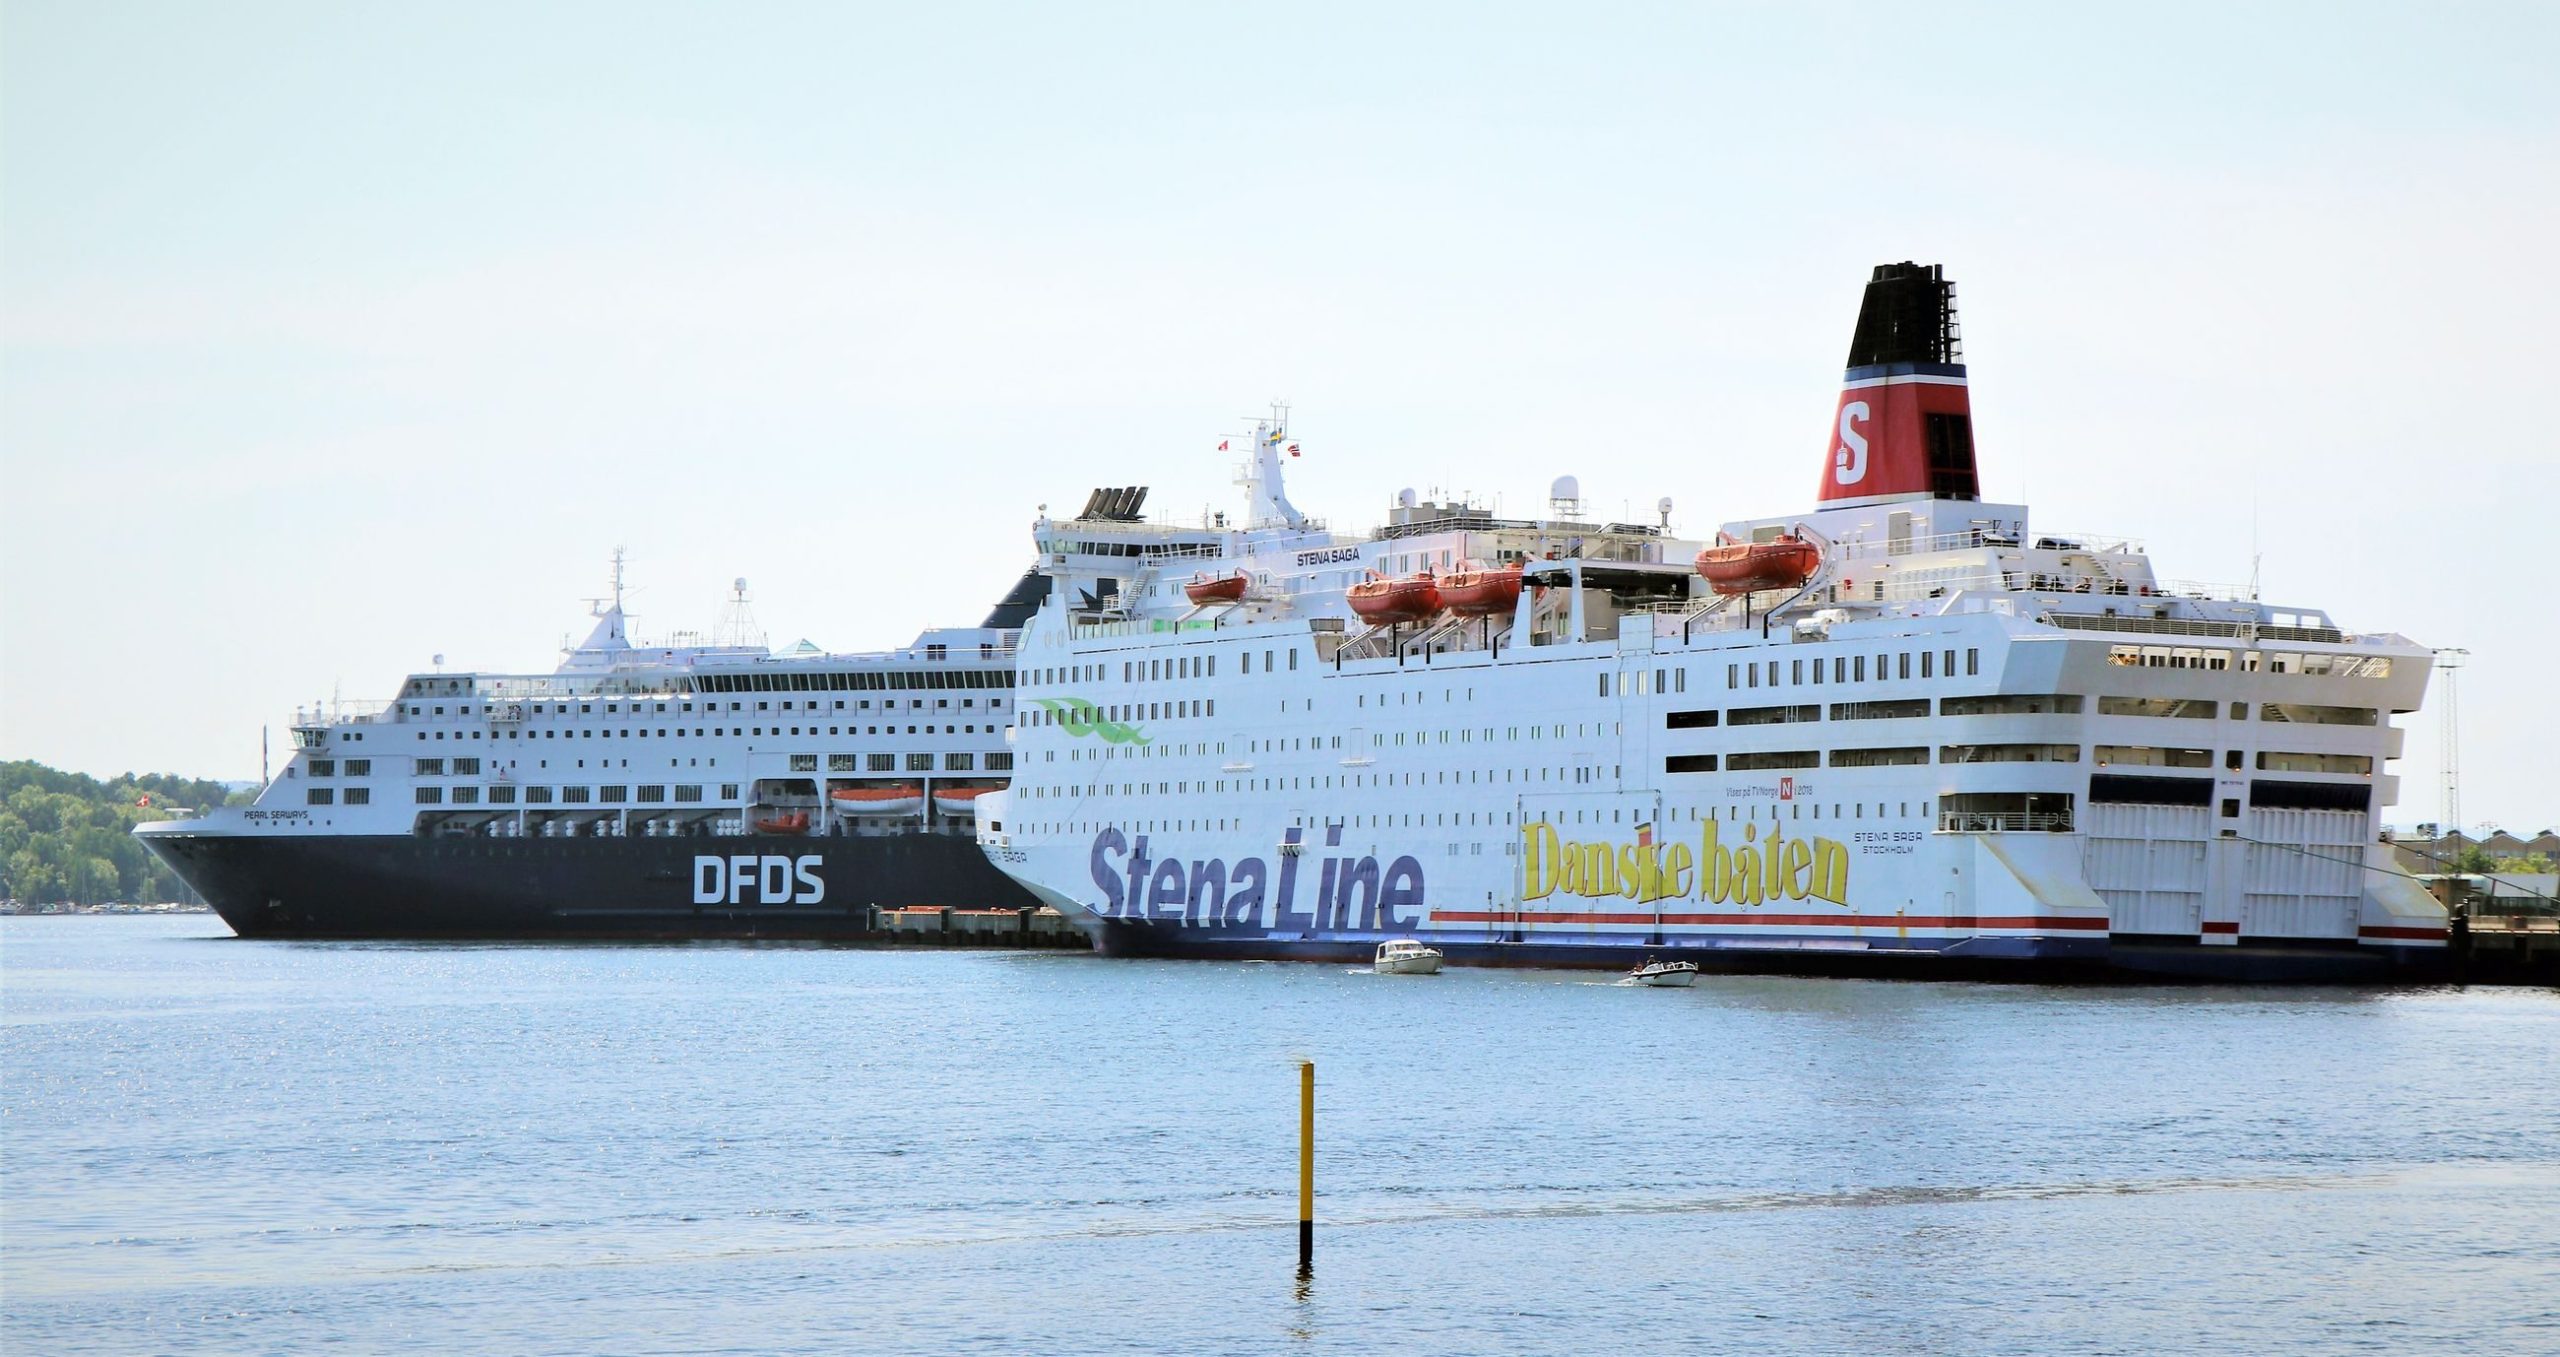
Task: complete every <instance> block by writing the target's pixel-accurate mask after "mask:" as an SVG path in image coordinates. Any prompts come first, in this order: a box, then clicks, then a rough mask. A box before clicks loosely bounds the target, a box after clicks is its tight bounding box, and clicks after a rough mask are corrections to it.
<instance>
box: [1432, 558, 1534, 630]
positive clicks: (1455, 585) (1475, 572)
mask: <svg viewBox="0 0 2560 1357" xmlns="http://www.w3.org/2000/svg"><path fill="white" fill-rule="evenodd" d="M1519 601H1520V563H1519V562H1518V561H1513V562H1512V563H1511V564H1509V565H1505V566H1486V565H1479V564H1476V563H1474V562H1469V563H1468V564H1466V565H1462V566H1460V567H1458V568H1457V569H1455V570H1452V571H1450V572H1449V574H1448V575H1447V576H1446V577H1445V578H1443V579H1442V580H1441V581H1440V602H1441V603H1442V604H1443V605H1445V606H1446V607H1447V608H1448V609H1449V611H1451V612H1453V613H1456V614H1457V615H1458V616H1460V617H1493V616H1498V615H1500V614H1502V613H1507V612H1509V611H1511V608H1512V605H1513V604H1516V603H1518V602H1519Z"/></svg>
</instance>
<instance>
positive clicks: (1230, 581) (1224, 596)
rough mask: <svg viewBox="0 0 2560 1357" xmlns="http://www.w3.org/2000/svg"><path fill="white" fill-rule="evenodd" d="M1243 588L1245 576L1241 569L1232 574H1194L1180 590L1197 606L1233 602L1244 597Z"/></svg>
mask: <svg viewBox="0 0 2560 1357" xmlns="http://www.w3.org/2000/svg"><path fill="white" fill-rule="evenodd" d="M1244 589H1245V578H1244V572H1243V571H1241V570H1239V571H1237V572H1236V573H1234V574H1232V575H1225V576H1216V577H1213V576H1210V575H1206V574H1200V575H1194V576H1192V577H1191V582H1190V583H1189V584H1186V585H1184V586H1182V592H1183V593H1184V594H1185V595H1186V596H1188V597H1189V598H1190V600H1191V601H1192V603H1193V604H1194V605H1197V606H1206V605H1208V604H1211V603H1233V602H1235V601H1236V600H1238V599H1240V598H1243V597H1244Z"/></svg>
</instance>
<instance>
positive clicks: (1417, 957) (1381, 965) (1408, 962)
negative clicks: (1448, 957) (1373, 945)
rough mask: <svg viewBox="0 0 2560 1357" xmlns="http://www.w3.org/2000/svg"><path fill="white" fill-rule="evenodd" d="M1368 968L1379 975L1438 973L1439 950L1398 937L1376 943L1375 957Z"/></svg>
mask: <svg viewBox="0 0 2560 1357" xmlns="http://www.w3.org/2000/svg"><path fill="white" fill-rule="evenodd" d="M1369 969H1371V970H1373V971H1376V972H1377V973H1378V974H1380V975H1438V974H1439V973H1440V950H1439V949H1438V948H1436V947H1425V946H1423V945H1422V944H1421V943H1418V942H1415V941H1414V940H1413V939H1411V938H1398V939H1396V940H1395V941H1393V942H1382V943H1379V944H1378V956H1377V959H1376V960H1374V961H1372V962H1370V963H1369Z"/></svg>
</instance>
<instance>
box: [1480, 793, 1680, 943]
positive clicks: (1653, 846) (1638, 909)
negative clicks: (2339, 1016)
mask: <svg viewBox="0 0 2560 1357" xmlns="http://www.w3.org/2000/svg"><path fill="white" fill-rule="evenodd" d="M1516 819H1517V825H1518V829H1517V834H1516V837H1515V838H1514V840H1513V848H1514V849H1515V851H1516V854H1517V856H1516V857H1515V858H1514V859H1513V866H1514V870H1513V873H1512V880H1513V882H1514V884H1515V890H1516V893H1515V895H1514V903H1513V904H1512V905H1511V907H1510V918H1511V919H1512V920H1514V921H1515V927H1516V928H1517V929H1518V931H1520V932H1521V933H1522V934H1523V935H1524V937H1525V938H1529V939H1540V938H1547V939H1553V938H1558V937H1562V938H1566V939H1577V940H1579V939H1588V940H1594V941H1598V940H1604V939H1605V940H1617V939H1620V938H1623V939H1625V940H1627V941H1630V942H1640V941H1644V940H1646V939H1648V938H1651V937H1655V936H1658V934H1659V931H1660V921H1659V916H1660V914H1661V911H1662V910H1663V908H1664V907H1665V906H1666V905H1670V904H1673V903H1675V902H1672V901H1668V900H1666V899H1664V898H1663V894H1664V893H1663V891H1662V889H1661V884H1660V882H1661V878H1660V874H1659V871H1658V867H1657V866H1656V864H1659V863H1660V862H1661V859H1662V852H1663V849H1664V847H1665V845H1666V844H1668V843H1669V842H1670V841H1671V840H1672V839H1673V838H1675V837H1680V836H1677V835H1674V834H1673V833H1671V832H1669V827H1668V826H1666V825H1664V824H1663V822H1662V797H1661V794H1660V793H1659V792H1654V791H1641V792H1621V791H1615V790H1609V789H1605V788H1602V787H1599V786H1593V787H1591V788H1589V789H1587V790H1580V791H1565V792H1531V793H1524V794H1523V795H1522V796H1521V797H1520V799H1519V808H1518V810H1517V812H1516ZM1497 912H1502V911H1501V909H1500V907H1499V906H1497ZM1638 916H1645V917H1638Z"/></svg>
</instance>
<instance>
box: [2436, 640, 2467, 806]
mask: <svg viewBox="0 0 2560 1357" xmlns="http://www.w3.org/2000/svg"><path fill="white" fill-rule="evenodd" d="M2469 658H2471V652H2470V651H2468V650H2464V649H2462V648H2460V647H2458V646H2448V647H2446V648H2444V649H2442V650H2439V651H2437V652H2436V669H2437V671H2438V672H2440V673H2442V674H2443V675H2444V701H2443V713H2444V737H2443V738H2444V753H2443V755H2442V756H2441V760H2440V761H2441V762H2442V764H2443V766H2444V828H2443V829H2442V830H2441V831H2439V832H2440V833H2443V834H2445V835H2446V836H2448V837H2459V836H2460V835H2461V833H2462V690H2461V688H2459V687H2458V686H2456V684H2455V680H2456V679H2457V678H2459V677H2460V675H2461V673H2462V662H2463V661H2465V660H2467V659H2469Z"/></svg>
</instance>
